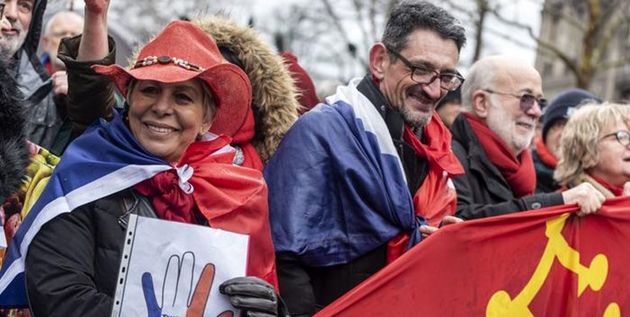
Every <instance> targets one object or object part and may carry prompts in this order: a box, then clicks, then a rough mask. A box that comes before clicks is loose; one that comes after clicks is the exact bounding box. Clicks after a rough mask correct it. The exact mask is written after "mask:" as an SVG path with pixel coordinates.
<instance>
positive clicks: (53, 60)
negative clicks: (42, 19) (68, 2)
mask: <svg viewBox="0 0 630 317" xmlns="http://www.w3.org/2000/svg"><path fill="white" fill-rule="evenodd" d="M82 31H83V17H82V16H80V15H79V14H78V13H76V12H74V11H61V12H58V13H56V14H55V15H53V16H52V17H51V18H50V20H48V23H46V27H45V28H44V34H43V35H42V45H41V48H42V51H43V53H42V55H41V57H40V62H41V63H42V65H44V67H45V68H46V70H47V71H48V74H49V75H51V76H52V75H53V74H55V73H56V72H59V71H65V69H66V67H65V65H64V64H63V62H62V61H61V60H60V59H58V58H57V51H58V50H59V43H60V42H61V40H62V39H63V38H66V37H73V36H77V35H79V34H81V32H82ZM64 74H65V72H64ZM53 80H54V78H53Z"/></svg>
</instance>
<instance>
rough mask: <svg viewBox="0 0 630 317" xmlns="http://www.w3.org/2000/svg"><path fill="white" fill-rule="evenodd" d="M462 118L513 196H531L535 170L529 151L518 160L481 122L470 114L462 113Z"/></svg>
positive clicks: (524, 152) (534, 183)
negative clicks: (464, 118) (466, 121)
mask: <svg viewBox="0 0 630 317" xmlns="http://www.w3.org/2000/svg"><path fill="white" fill-rule="evenodd" d="M464 116H465V117H466V120H468V123H469V124H470V126H471V127H472V129H473V131H474V132H475V134H476V135H477V139H478V140H479V143H480V144H481V146H482V147H483V149H484V151H485V152H486V154H487V155H488V158H489V159H490V161H491V162H492V164H494V166H496V167H497V168H498V169H499V171H500V172H501V175H503V177H504V178H505V180H507V182H508V184H509V185H510V188H511V189H512V193H514V196H515V197H517V198H521V197H523V196H527V195H531V194H533V193H534V191H535V190H536V169H535V168H534V161H533V160H532V155H531V153H530V152H529V150H526V151H523V152H522V153H521V155H520V159H519V158H517V157H516V156H514V154H513V153H512V151H511V150H510V148H509V147H508V146H507V144H505V142H504V141H503V140H502V139H501V138H500V137H499V136H498V135H497V134H496V133H494V131H492V130H490V128H488V126H487V125H486V124H485V123H484V122H483V121H481V120H479V118H477V117H474V116H472V115H471V114H470V113H464Z"/></svg>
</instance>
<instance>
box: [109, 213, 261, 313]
mask: <svg viewBox="0 0 630 317" xmlns="http://www.w3.org/2000/svg"><path fill="white" fill-rule="evenodd" d="M248 242H249V237H248V236H247V235H243V234H237V233H232V232H228V231H223V230H219V229H212V228H209V227H206V226H197V225H190V224H184V223H178V222H172V221H165V220H160V219H154V218H146V217H139V216H137V215H134V214H132V215H130V217H129V224H128V227H127V233H126V236H125V247H124V249H123V256H122V261H121V265H120V269H119V274H118V280H117V284H116V286H117V287H116V296H115V298H114V308H113V311H112V316H115V317H129V316H134V317H135V316H138V317H145V316H146V317H201V316H211V317H216V316H221V317H228V316H238V315H239V312H238V311H236V309H234V307H233V306H232V305H230V302H229V299H228V297H227V296H225V295H222V294H221V293H219V285H220V284H221V283H223V282H224V281H226V280H228V279H230V278H233V277H237V276H245V265H246V262H247V246H248Z"/></svg>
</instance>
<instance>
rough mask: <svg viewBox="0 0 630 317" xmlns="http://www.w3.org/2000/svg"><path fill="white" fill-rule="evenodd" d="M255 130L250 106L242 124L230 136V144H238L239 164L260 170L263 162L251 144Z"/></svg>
mask: <svg viewBox="0 0 630 317" xmlns="http://www.w3.org/2000/svg"><path fill="white" fill-rule="evenodd" d="M255 130H256V129H255V120H254V113H253V112H252V108H251V107H249V109H248V111H247V116H246V117H245V121H244V122H243V125H241V127H240V128H239V130H238V131H236V132H235V133H234V135H232V136H231V137H232V144H234V145H236V146H238V147H239V148H241V150H242V151H243V163H242V164H240V165H241V166H243V167H249V168H253V169H257V170H259V171H262V170H263V167H264V165H263V162H262V160H261V159H260V156H259V155H258V152H256V149H255V148H254V146H253V145H252V140H253V139H254V134H255V132H256V131H255Z"/></svg>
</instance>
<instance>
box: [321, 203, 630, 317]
mask: <svg viewBox="0 0 630 317" xmlns="http://www.w3.org/2000/svg"><path fill="white" fill-rule="evenodd" d="M576 211H577V206H576V205H565V206H556V207H551V208H547V209H543V210H538V211H528V212H522V213H515V214H510V215H505V216H500V217H493V218H485V219H479V220H474V221H467V222H464V223H460V224H454V225H449V226H447V227H445V228H442V229H440V230H439V231H438V232H437V233H435V234H433V235H432V236H430V237H429V238H427V239H426V240H425V241H423V242H422V243H420V244H419V245H417V246H416V247H414V248H413V249H412V250H410V251H409V252H407V253H405V254H404V255H403V256H402V257H400V258H399V259H398V260H397V261H395V262H393V263H392V264H390V265H388V266H386V267H385V268H384V269H383V270H381V271H380V272H378V273H377V274H375V275H373V276H372V277H371V278H369V279H368V280H366V281H365V282H363V283H362V284H360V285H359V286H357V287H356V288H354V289H353V290H351V291H350V292H348V293H347V294H346V295H344V296H342V297H341V298H339V299H338V300H337V301H335V302H333V303H332V304H331V305H329V306H327V307H326V308H324V309H323V310H322V311H320V312H319V313H318V314H317V315H316V316H317V317H322V316H488V317H490V316H605V317H613V316H621V315H622V314H623V315H627V314H630V296H629V295H628V291H627V285H630V274H629V273H630V268H629V263H630V198H627V197H624V198H615V199H610V200H607V201H606V202H605V204H604V207H602V209H601V210H600V211H598V213H596V214H593V215H588V216H585V217H577V216H576V215H575V212H576Z"/></svg>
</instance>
